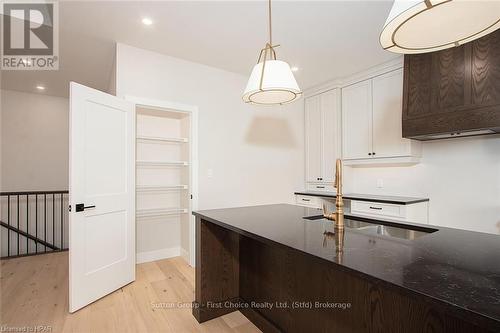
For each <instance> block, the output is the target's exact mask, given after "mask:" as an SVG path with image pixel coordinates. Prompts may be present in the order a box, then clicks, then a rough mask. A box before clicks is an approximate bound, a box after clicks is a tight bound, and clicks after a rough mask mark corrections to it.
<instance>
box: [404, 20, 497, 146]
mask: <svg viewBox="0 0 500 333" xmlns="http://www.w3.org/2000/svg"><path fill="white" fill-rule="evenodd" d="M403 91H404V92H403V137H405V138H411V139H417V140H433V139H441V138H449V137H458V136H470V135H481V134H493V133H500V29H499V30H497V31H495V32H493V33H491V34H489V35H487V36H485V37H482V38H480V39H477V40H475V41H473V42H470V43H467V44H464V45H462V46H459V47H454V48H451V49H446V50H442V51H439V52H432V53H424V54H412V55H405V58H404V88H403Z"/></svg>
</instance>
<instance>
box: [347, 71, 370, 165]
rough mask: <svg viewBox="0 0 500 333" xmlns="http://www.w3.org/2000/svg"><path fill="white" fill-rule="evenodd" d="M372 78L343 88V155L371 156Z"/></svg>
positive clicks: (352, 156) (355, 156)
mask: <svg viewBox="0 0 500 333" xmlns="http://www.w3.org/2000/svg"><path fill="white" fill-rule="evenodd" d="M371 84H372V83H371V80H367V81H363V82H359V83H356V84H353V85H351V86H348V87H345V88H342V125H343V126H342V138H343V139H342V153H343V154H342V155H343V157H344V159H347V160H348V159H359V158H370V157H371V153H372V87H371Z"/></svg>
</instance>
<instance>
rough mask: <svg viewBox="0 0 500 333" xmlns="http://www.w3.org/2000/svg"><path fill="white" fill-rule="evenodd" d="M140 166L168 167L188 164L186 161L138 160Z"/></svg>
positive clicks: (137, 163)
mask: <svg viewBox="0 0 500 333" xmlns="http://www.w3.org/2000/svg"><path fill="white" fill-rule="evenodd" d="M136 165H137V166H139V167H148V166H149V167H166V166H187V165H189V163H188V162H186V161H137V162H136Z"/></svg>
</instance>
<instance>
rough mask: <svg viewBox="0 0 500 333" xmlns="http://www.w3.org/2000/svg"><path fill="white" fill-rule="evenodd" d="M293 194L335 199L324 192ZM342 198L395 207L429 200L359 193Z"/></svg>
mask: <svg viewBox="0 0 500 333" xmlns="http://www.w3.org/2000/svg"><path fill="white" fill-rule="evenodd" d="M295 194H300V195H312V196H315V197H324V198H335V197H337V195H336V194H335V193H333V192H326V191H297V192H295ZM343 198H344V199H349V200H359V201H371V202H380V203H389V204H397V205H410V204H415V203H419V202H425V201H429V198H413V197H400V196H392V195H376V194H360V193H348V194H344V195H343Z"/></svg>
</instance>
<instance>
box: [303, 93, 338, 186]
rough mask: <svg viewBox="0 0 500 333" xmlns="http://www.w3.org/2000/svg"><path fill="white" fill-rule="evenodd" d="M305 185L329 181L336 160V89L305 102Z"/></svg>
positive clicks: (307, 99) (333, 172)
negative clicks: (306, 183)
mask: <svg viewBox="0 0 500 333" xmlns="http://www.w3.org/2000/svg"><path fill="white" fill-rule="evenodd" d="M305 123H306V127H305V135H306V138H305V141H306V142H305V144H306V182H310V183H311V182H312V183H322V182H332V181H333V178H334V174H335V160H336V159H337V158H339V157H340V138H341V123H340V105H339V90H338V89H333V90H330V91H327V92H324V93H322V94H319V95H315V96H311V97H308V98H306V100H305Z"/></svg>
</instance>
